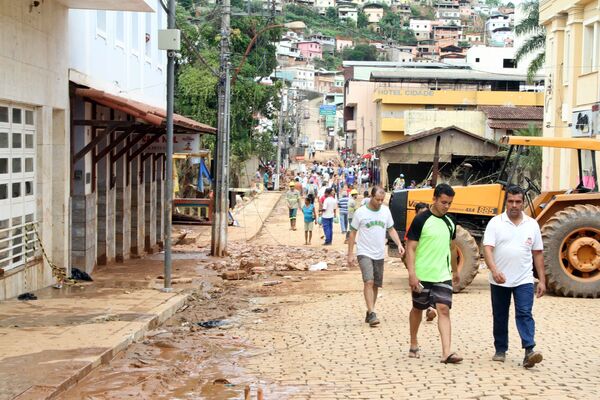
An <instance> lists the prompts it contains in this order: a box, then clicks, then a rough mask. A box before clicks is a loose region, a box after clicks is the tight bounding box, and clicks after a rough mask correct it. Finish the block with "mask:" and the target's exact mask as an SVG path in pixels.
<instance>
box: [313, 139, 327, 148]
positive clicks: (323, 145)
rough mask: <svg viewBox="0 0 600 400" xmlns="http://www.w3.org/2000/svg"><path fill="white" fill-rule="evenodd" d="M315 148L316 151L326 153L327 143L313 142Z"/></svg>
mask: <svg viewBox="0 0 600 400" xmlns="http://www.w3.org/2000/svg"><path fill="white" fill-rule="evenodd" d="M313 148H314V149H315V150H316V151H325V141H324V140H315V141H314V142H313Z"/></svg>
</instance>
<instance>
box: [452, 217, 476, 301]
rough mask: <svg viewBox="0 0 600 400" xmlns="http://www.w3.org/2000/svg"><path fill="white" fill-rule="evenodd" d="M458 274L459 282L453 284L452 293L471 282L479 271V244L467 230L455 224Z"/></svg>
mask: <svg viewBox="0 0 600 400" xmlns="http://www.w3.org/2000/svg"><path fill="white" fill-rule="evenodd" d="M455 243H456V247H457V253H458V254H457V255H456V256H457V257H458V275H459V276H460V282H459V283H458V285H453V290H454V293H458V292H460V291H461V290H463V289H464V288H466V287H467V286H469V285H470V284H471V282H473V279H475V276H476V275H477V272H478V271H479V246H477V242H476V241H475V239H474V238H473V236H471V234H470V233H469V231H468V230H466V229H464V228H463V227H461V226H460V225H457V226H456V239H455Z"/></svg>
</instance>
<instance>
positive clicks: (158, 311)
mask: <svg viewBox="0 0 600 400" xmlns="http://www.w3.org/2000/svg"><path fill="white" fill-rule="evenodd" d="M280 198H281V193H278V192H266V193H261V194H259V195H258V196H257V198H255V199H254V200H253V201H252V202H250V203H248V204H246V206H245V207H244V208H243V209H241V210H240V211H238V215H237V217H236V218H237V219H238V220H239V221H240V224H241V225H242V226H240V227H230V228H229V230H228V232H229V240H249V239H250V238H252V237H254V236H256V234H258V232H259V231H260V229H261V228H262V225H263V221H264V220H265V219H266V218H268V216H269V215H270V214H271V212H272V211H273V209H274V207H275V205H276V204H277V202H278V200H279V199H280ZM194 228H202V229H204V230H206V232H205V231H204V230H203V231H201V235H202V237H204V236H205V234H207V235H208V243H210V227H194ZM204 239H206V238H204ZM198 244H200V241H198ZM209 261H210V257H208V256H207V255H206V254H205V252H188V253H183V254H182V253H174V254H173V271H174V276H173V277H174V278H184V279H180V281H181V282H182V283H181V284H177V282H176V281H177V279H174V285H175V289H174V291H173V292H171V293H164V292H162V291H161V290H158V289H160V287H161V286H162V284H163V281H162V280H160V279H159V276H160V275H161V274H162V269H163V261H162V254H155V255H151V256H148V257H145V258H142V259H138V260H129V261H127V262H126V263H124V264H118V265H112V266H110V267H107V268H104V269H101V270H98V271H95V272H94V275H93V278H94V282H91V283H85V284H83V285H82V286H83V287H82V288H81V287H72V286H71V287H64V288H62V289H60V290H58V289H54V288H46V289H43V290H40V291H38V292H36V293H35V294H36V295H37V297H38V300H33V301H18V300H16V299H13V300H8V301H4V302H0V382H2V385H0V400H2V399H19V400H23V399H36V400H38V399H51V398H55V397H56V396H58V395H59V394H60V393H61V392H63V391H64V390H65V389H67V388H68V387H70V386H72V385H74V384H75V383H77V382H78V381H79V380H80V379H82V378H83V377H84V376H86V375H87V374H88V373H90V372H91V371H92V370H93V369H94V368H96V367H97V366H99V365H100V364H102V363H106V362H108V361H110V360H111V359H112V358H113V357H115V355H117V354H118V353H119V352H120V351H122V350H124V349H125V348H126V347H127V346H128V345H129V344H130V343H132V341H134V340H137V339H140V338H142V337H143V336H144V335H145V333H146V332H147V331H148V330H150V329H153V328H154V327H156V326H157V325H159V324H160V323H162V322H164V321H165V320H167V319H168V318H170V317H171V316H172V315H173V314H174V313H175V312H177V310H178V309H179V308H180V307H181V306H182V305H183V304H184V303H185V301H186V299H187V297H188V295H189V293H190V292H191V290H193V289H194V288H198V287H200V286H201V284H202V283H203V282H207V281H208V282H210V281H211V280H213V279H215V280H220V278H217V276H216V273H215V272H214V271H212V270H207V269H205V267H204V265H205V264H206V263H208V262H209Z"/></svg>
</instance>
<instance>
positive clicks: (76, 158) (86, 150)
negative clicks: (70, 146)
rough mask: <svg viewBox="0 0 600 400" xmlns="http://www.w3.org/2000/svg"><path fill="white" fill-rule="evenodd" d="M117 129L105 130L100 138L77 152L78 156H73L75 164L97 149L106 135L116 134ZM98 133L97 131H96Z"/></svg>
mask: <svg viewBox="0 0 600 400" xmlns="http://www.w3.org/2000/svg"><path fill="white" fill-rule="evenodd" d="M116 129H117V127H116V126H115V127H112V128H110V129H105V130H104V132H102V133H101V134H99V135H98V136H96V137H94V138H93V139H92V140H91V141H90V142H89V143H88V144H86V145H85V146H84V147H83V149H81V150H79V151H78V152H77V154H75V155H74V156H73V163H76V162H77V161H79V160H81V159H82V158H83V157H85V155H86V154H87V153H89V152H90V150H92V149H93V148H94V147H96V145H97V144H98V143H100V142H101V141H102V140H103V139H105V138H106V135H109V134H111V133H112V132H114V131H115V130H116ZM96 132H97V131H96Z"/></svg>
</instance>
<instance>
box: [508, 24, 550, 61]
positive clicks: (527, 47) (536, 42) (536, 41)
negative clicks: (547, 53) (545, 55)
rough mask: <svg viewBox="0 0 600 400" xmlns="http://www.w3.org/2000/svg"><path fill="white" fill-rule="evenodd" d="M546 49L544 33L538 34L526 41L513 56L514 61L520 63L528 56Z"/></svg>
mask: <svg viewBox="0 0 600 400" xmlns="http://www.w3.org/2000/svg"><path fill="white" fill-rule="evenodd" d="M545 47H546V32H545V31H544V32H539V33H538V34H537V35H535V36H532V37H530V38H529V39H527V40H526V41H525V42H524V43H523V44H522V45H521V47H519V49H518V50H517V53H516V54H515V60H516V61H517V62H519V61H521V60H522V59H523V57H525V56H526V55H528V54H531V53H535V52H537V51H540V50H544V49H545Z"/></svg>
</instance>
